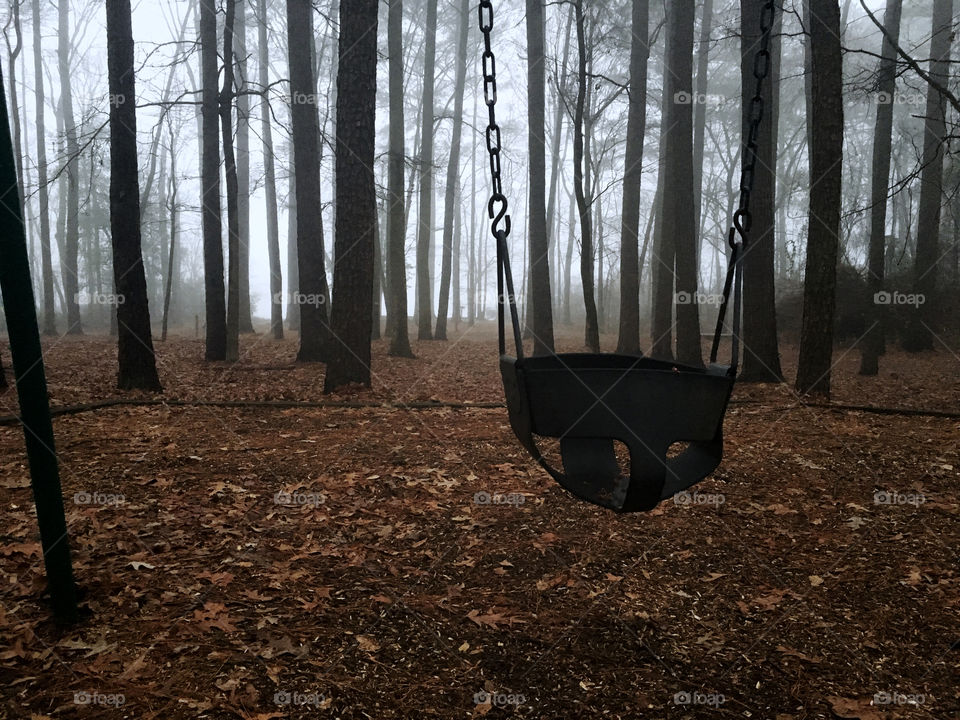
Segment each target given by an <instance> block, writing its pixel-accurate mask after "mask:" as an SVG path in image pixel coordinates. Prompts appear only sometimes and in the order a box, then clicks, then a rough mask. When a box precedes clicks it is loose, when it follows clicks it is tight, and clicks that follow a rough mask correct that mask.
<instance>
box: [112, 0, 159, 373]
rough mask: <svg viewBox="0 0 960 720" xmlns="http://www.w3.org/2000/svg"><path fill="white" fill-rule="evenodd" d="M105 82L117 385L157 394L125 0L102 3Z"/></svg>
mask: <svg viewBox="0 0 960 720" xmlns="http://www.w3.org/2000/svg"><path fill="white" fill-rule="evenodd" d="M106 8H107V65H108V76H109V82H110V96H111V98H112V99H113V102H112V103H111V106H110V236H111V238H112V240H113V274H114V287H115V292H116V297H117V300H118V305H117V340H118V343H117V345H118V352H117V358H118V360H119V374H118V376H117V380H118V385H119V387H120V388H121V389H123V390H151V391H160V390H161V389H162V388H161V386H160V378H159V376H158V375H157V364H156V358H155V356H154V352H153V339H152V335H151V332H150V309H149V306H148V303H147V280H146V277H145V275H144V271H143V256H142V254H141V248H140V242H141V237H140V181H139V177H138V172H139V170H138V163H137V110H136V87H135V82H134V63H133V24H132V20H131V16H130V12H131V11H130V0H107V4H106Z"/></svg>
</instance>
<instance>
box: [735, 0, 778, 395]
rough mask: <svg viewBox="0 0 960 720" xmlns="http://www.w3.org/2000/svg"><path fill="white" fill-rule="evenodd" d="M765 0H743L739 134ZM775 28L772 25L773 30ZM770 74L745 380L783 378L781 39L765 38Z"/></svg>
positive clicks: (755, 207)
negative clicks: (777, 260) (778, 267)
mask: <svg viewBox="0 0 960 720" xmlns="http://www.w3.org/2000/svg"><path fill="white" fill-rule="evenodd" d="M764 4H765V0H746V1H745V2H744V3H743V12H742V15H741V38H742V39H741V78H742V80H741V86H742V89H743V98H744V100H743V115H742V121H743V133H744V135H743V136H744V137H746V136H747V134H748V133H749V132H750V105H751V99H752V98H753V94H754V92H755V91H756V85H757V82H756V79H755V78H754V75H753V70H754V57H755V55H756V52H757V48H758V47H759V44H760V38H761V28H760V13H761V10H762V7H763V5H764ZM774 33H776V29H774ZM770 55H771V60H770V75H769V76H768V78H767V80H766V82H765V83H764V85H763V108H764V110H763V120H762V122H761V123H760V131H759V134H758V138H757V165H756V173H755V175H754V184H753V193H752V201H751V205H750V209H751V212H752V214H753V224H752V228H751V230H750V231H749V232H748V233H747V238H746V243H745V247H746V250H745V253H744V257H743V286H744V289H743V303H744V309H743V370H742V371H741V373H740V377H739V379H740V380H742V381H745V382H770V383H776V382H781V381H782V380H783V371H782V370H781V369H780V350H779V345H778V340H777V311H776V286H775V283H776V273H775V271H774V255H775V250H776V247H775V246H776V233H777V228H776V190H777V137H776V128H777V113H778V107H779V100H780V98H779V88H780V85H779V78H778V77H777V75H778V74H779V72H778V71H779V68H780V39H779V37H777V36H776V34H775V35H774V37H772V38H771V42H770Z"/></svg>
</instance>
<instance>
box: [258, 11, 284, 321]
mask: <svg viewBox="0 0 960 720" xmlns="http://www.w3.org/2000/svg"><path fill="white" fill-rule="evenodd" d="M257 15H258V17H257V52H258V68H257V70H258V73H259V80H260V87H261V88H262V89H263V92H264V93H266V91H267V90H266V89H267V87H268V86H269V85H270V46H269V44H268V41H267V0H258V6H257ZM260 137H261V138H262V140H263V189H264V194H265V195H266V205H267V207H266V210H267V255H268V256H269V258H270V329H271V331H272V332H273V337H274V339H275V340H282V339H283V270H282V269H281V265H280V217H279V213H278V210H277V208H278V205H277V163H276V157H275V156H274V152H273V123H272V122H271V118H270V103H269V102H268V101H267V97H266V96H264V97H263V99H262V100H261V102H260Z"/></svg>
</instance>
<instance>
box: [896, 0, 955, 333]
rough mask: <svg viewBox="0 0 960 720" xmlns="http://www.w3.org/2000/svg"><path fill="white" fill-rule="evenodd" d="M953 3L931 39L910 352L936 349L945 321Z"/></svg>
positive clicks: (937, 12)
mask: <svg viewBox="0 0 960 720" xmlns="http://www.w3.org/2000/svg"><path fill="white" fill-rule="evenodd" d="M952 16H953V0H934V1H933V28H932V30H931V35H930V70H929V75H930V80H931V81H932V82H931V83H930V84H928V86H927V111H926V113H925V120H924V128H923V170H922V171H921V173H920V207H919V211H918V213H917V214H918V216H919V222H918V226H917V251H916V254H915V255H914V266H913V291H914V293H915V294H916V295H918V296H922V297H923V299H924V302H923V303H922V304H920V305H919V306H918V307H917V308H915V309H914V311H913V312H912V313H911V315H910V321H909V322H908V324H907V328H906V331H905V332H904V337H903V347H904V349H905V350H907V351H909V352H920V351H922V350H932V349H933V335H934V332H935V330H934V328H937V329H939V327H938V326H939V323H940V322H941V320H942V316H941V311H940V297H939V294H938V288H937V278H938V276H939V265H940V263H941V261H942V260H943V258H942V255H941V250H940V218H941V215H942V213H941V210H942V208H943V157H944V143H945V141H946V136H947V127H946V122H945V120H946V99H945V98H944V96H943V93H942V92H940V90H939V88H937V87H935V85H934V83H936V84H937V85H939V86H940V87H946V86H947V84H948V81H949V78H950V47H951V45H952V43H953V17H952Z"/></svg>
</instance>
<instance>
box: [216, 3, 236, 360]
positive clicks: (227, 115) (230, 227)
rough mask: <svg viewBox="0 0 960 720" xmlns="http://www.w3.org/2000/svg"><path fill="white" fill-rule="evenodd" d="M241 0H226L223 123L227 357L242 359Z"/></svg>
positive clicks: (221, 112)
mask: <svg viewBox="0 0 960 720" xmlns="http://www.w3.org/2000/svg"><path fill="white" fill-rule="evenodd" d="M236 14H237V0H226V18H225V21H224V26H223V88H222V89H221V90H220V126H221V134H222V136H223V167H224V175H225V178H226V181H227V262H228V266H229V267H228V272H227V356H226V359H227V361H228V362H236V361H237V360H239V359H240V205H239V198H238V196H239V194H240V191H239V184H238V178H237V159H236V155H235V154H234V152H233V100H234V92H233V80H234V57H233V31H234V21H235V20H236Z"/></svg>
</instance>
